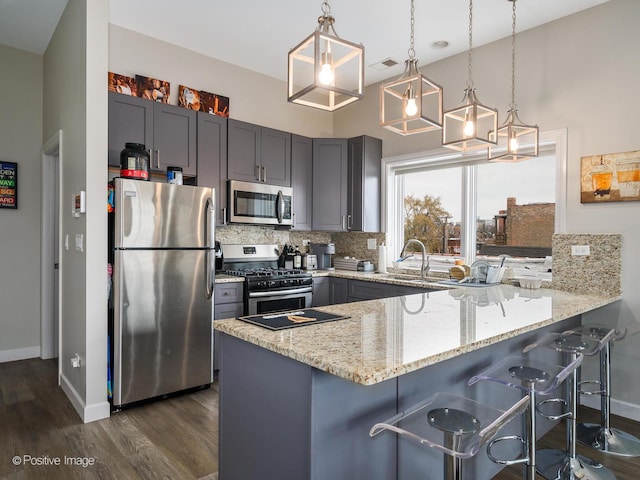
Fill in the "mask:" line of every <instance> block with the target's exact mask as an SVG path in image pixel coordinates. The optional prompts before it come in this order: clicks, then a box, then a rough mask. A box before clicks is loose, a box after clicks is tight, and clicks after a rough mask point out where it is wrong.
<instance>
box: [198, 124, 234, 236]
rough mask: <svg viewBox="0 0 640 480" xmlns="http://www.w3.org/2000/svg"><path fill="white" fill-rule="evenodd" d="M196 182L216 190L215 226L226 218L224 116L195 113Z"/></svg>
mask: <svg viewBox="0 0 640 480" xmlns="http://www.w3.org/2000/svg"><path fill="white" fill-rule="evenodd" d="M197 118H198V142H197V145H198V185H199V186H203V187H213V188H215V189H216V225H217V226H223V225H226V221H227V220H226V217H227V119H226V118H225V117H220V116H218V115H211V114H209V113H206V112H198V117H197Z"/></svg>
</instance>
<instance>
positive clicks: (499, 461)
mask: <svg viewBox="0 0 640 480" xmlns="http://www.w3.org/2000/svg"><path fill="white" fill-rule="evenodd" d="M507 440H518V441H519V442H520V443H521V444H522V445H525V441H524V439H523V438H522V437H521V436H520V435H505V436H504V437H498V438H494V439H493V440H491V441H490V442H489V445H488V446H487V456H488V457H489V459H490V460H491V461H492V462H493V463H497V464H499V465H518V464H520V463H527V462H528V461H529V457H521V458H514V459H509V460H505V459H501V458H496V457H495V456H494V455H493V454H492V453H491V450H492V448H493V446H494V445H495V444H496V443H500V442H505V441H507Z"/></svg>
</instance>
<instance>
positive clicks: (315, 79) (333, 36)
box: [287, 1, 364, 112]
mask: <svg viewBox="0 0 640 480" xmlns="http://www.w3.org/2000/svg"><path fill="white" fill-rule="evenodd" d="M322 13H323V14H322V15H321V16H320V17H318V27H317V28H316V30H315V31H314V32H313V33H312V34H311V35H309V36H308V37H307V38H305V39H304V40H303V41H302V42H301V43H300V44H298V46H296V47H295V48H292V49H291V50H290V51H289V56H288V65H289V66H288V72H287V73H288V81H287V90H288V97H287V100H288V101H289V102H292V103H297V104H300V105H305V106H308V107H314V108H319V109H322V110H327V111H329V112H332V111H334V110H337V109H338V108H341V107H344V106H345V105H349V104H350V103H353V102H355V101H357V100H360V99H361V98H363V97H364V47H363V46H362V44H356V43H352V42H349V41H347V40H343V39H341V38H340V37H338V34H337V33H336V31H335V29H334V27H333V24H334V23H335V19H334V17H333V16H331V7H330V6H329V3H328V2H326V1H325V2H323V3H322ZM323 76H324V77H323Z"/></svg>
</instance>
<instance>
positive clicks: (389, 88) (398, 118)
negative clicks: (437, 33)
mask: <svg viewBox="0 0 640 480" xmlns="http://www.w3.org/2000/svg"><path fill="white" fill-rule="evenodd" d="M414 13H415V7H414V0H411V40H410V47H409V58H408V59H407V60H405V62H404V65H405V69H404V73H403V74H402V75H401V76H400V77H399V78H397V79H395V80H392V81H390V82H386V83H383V84H382V85H381V86H380V126H382V127H384V128H386V129H388V130H391V131H392V132H395V133H399V134H401V135H412V134H414V133H423V132H430V131H434V130H440V129H442V87H440V85H438V84H437V83H435V82H433V81H431V80H429V79H428V78H427V77H425V76H424V75H422V74H421V73H420V70H418V60H417V59H416V58H415V49H414V25H415V19H414V17H415V15H414Z"/></svg>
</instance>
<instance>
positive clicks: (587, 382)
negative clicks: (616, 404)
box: [578, 380, 606, 395]
mask: <svg viewBox="0 0 640 480" xmlns="http://www.w3.org/2000/svg"><path fill="white" fill-rule="evenodd" d="M578 385H579V386H582V385H598V387H600V390H578V391H579V392H580V395H602V394H603V393H606V391H605V389H604V388H602V383H601V382H600V380H583V381H581V382H578Z"/></svg>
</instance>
